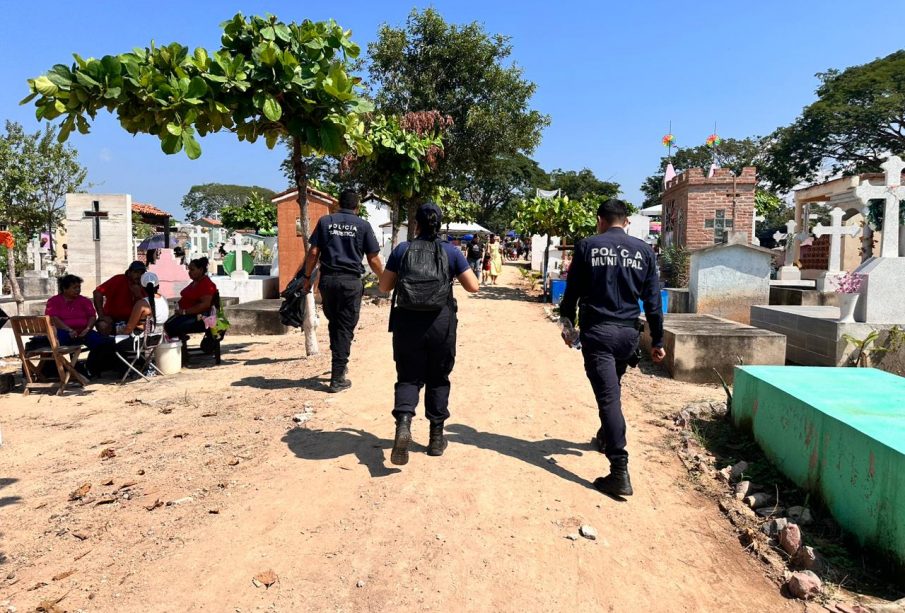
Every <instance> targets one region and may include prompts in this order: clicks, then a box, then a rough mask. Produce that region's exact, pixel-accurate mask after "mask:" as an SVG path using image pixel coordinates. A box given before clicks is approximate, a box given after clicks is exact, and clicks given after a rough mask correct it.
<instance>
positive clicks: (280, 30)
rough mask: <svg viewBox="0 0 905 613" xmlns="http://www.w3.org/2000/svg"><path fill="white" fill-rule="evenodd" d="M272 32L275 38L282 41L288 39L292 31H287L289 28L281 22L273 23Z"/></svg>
mask: <svg viewBox="0 0 905 613" xmlns="http://www.w3.org/2000/svg"><path fill="white" fill-rule="evenodd" d="M273 32H274V34H276V36H277V38H279V39H280V40H282V41H288V40H289V39H290V38H291V37H292V33H291V32H290V31H289V28H288V27H287V26H286V25H285V24H282V23H278V24H276V25H274V26H273Z"/></svg>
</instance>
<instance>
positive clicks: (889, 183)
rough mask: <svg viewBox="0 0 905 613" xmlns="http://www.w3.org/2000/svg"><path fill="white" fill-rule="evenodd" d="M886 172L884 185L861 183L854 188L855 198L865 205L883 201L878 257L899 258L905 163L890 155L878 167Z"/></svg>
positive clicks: (904, 197) (904, 196)
mask: <svg viewBox="0 0 905 613" xmlns="http://www.w3.org/2000/svg"><path fill="white" fill-rule="evenodd" d="M880 168H882V169H883V170H884V171H886V181H885V185H883V186H879V185H871V184H870V183H868V182H866V181H865V182H864V183H861V184H860V185H859V186H858V187H856V188H855V196H856V197H857V198H858V199H859V200H861V202H863V203H864V204H865V205H869V204H870V201H871V200H879V199H881V198H882V199H883V200H885V201H886V202H885V204H884V206H883V245H882V246H881V247H880V257H882V258H897V257H899V201H900V200H903V199H905V186H903V185H902V170H903V169H905V162H903V161H902V158H900V157H899V156H897V155H891V156H889V157H888V158H886V161H885V162H883V163H882V164H881V165H880Z"/></svg>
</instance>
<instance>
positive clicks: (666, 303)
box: [638, 289, 669, 313]
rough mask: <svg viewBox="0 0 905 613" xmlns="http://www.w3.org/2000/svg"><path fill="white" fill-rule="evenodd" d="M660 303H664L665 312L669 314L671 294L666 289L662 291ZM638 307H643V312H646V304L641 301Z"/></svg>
mask: <svg viewBox="0 0 905 613" xmlns="http://www.w3.org/2000/svg"><path fill="white" fill-rule="evenodd" d="M660 302H662V303H663V312H664V313H669V292H667V291H666V290H665V289H661V290H660ZM638 306H639V307H641V312H642V313H643V312H644V302H643V301H641V300H639V301H638Z"/></svg>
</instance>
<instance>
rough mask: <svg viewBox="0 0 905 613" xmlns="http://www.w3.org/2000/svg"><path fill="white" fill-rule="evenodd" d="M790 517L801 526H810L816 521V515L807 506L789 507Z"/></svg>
mask: <svg viewBox="0 0 905 613" xmlns="http://www.w3.org/2000/svg"><path fill="white" fill-rule="evenodd" d="M789 519H790V520H792V521H793V522H795V523H796V524H798V525H799V526H810V525H811V524H813V523H814V516H813V515H811V511H810V509H808V508H806V507H789Z"/></svg>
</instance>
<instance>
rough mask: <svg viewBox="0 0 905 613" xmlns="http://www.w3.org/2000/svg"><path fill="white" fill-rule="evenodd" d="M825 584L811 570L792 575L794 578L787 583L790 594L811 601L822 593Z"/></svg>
mask: <svg viewBox="0 0 905 613" xmlns="http://www.w3.org/2000/svg"><path fill="white" fill-rule="evenodd" d="M821 587H823V583H822V582H821V581H820V577H818V576H817V575H815V574H814V573H812V572H811V571H809V570H803V571H801V572H797V573H792V577H791V578H790V579H789V581H788V583H786V588H787V589H788V590H789V593H790V594H791V595H792V596H794V597H795V598H798V599H800V600H809V599H811V598H813V597H814V596H816V595H818V594H819V593H820V588H821Z"/></svg>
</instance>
